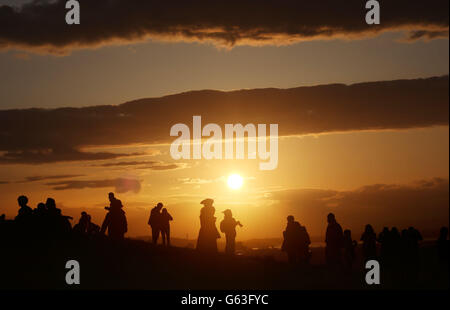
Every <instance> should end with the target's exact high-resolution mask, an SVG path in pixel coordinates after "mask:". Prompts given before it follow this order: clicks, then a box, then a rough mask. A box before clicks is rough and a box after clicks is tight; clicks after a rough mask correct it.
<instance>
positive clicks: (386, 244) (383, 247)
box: [377, 227, 392, 261]
mask: <svg viewBox="0 0 450 310" xmlns="http://www.w3.org/2000/svg"><path fill="white" fill-rule="evenodd" d="M391 239H392V238H391V234H390V232H389V228H388V227H384V228H383V230H382V231H381V232H380V234H379V235H378V238H377V241H378V242H379V243H380V256H381V260H383V261H387V260H389V259H388V256H389V254H390V245H391V244H392V242H391Z"/></svg>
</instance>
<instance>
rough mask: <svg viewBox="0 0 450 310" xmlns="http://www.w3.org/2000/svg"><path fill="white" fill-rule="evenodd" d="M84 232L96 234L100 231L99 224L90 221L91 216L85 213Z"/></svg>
mask: <svg viewBox="0 0 450 310" xmlns="http://www.w3.org/2000/svg"><path fill="white" fill-rule="evenodd" d="M86 232H87V234H88V235H89V236H96V235H98V234H99V233H100V226H98V225H97V224H95V223H93V222H91V216H90V215H89V214H88V215H87V229H86Z"/></svg>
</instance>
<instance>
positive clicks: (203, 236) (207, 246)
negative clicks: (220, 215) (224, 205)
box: [197, 198, 220, 253]
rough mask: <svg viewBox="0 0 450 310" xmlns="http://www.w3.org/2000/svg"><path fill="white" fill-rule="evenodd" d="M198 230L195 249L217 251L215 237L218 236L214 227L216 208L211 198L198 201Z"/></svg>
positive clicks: (209, 251) (206, 251)
mask: <svg viewBox="0 0 450 310" xmlns="http://www.w3.org/2000/svg"><path fill="white" fill-rule="evenodd" d="M200 203H201V204H202V205H203V208H201V209H200V231H199V233H198V239H197V250H198V251H201V252H205V253H217V239H219V238H220V234H219V231H218V230H217V227H216V217H215V216H214V214H215V213H216V209H215V208H214V207H213V203H214V200H213V199H210V198H208V199H205V200H203V201H202V202H200Z"/></svg>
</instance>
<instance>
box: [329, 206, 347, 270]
mask: <svg viewBox="0 0 450 310" xmlns="http://www.w3.org/2000/svg"><path fill="white" fill-rule="evenodd" d="M327 221H328V227H327V233H326V238H325V243H326V248H325V256H326V261H327V265H329V266H336V265H339V264H340V263H341V262H342V254H341V249H342V247H343V245H344V242H343V241H344V234H343V232H342V227H341V225H339V224H338V223H337V221H336V218H335V216H334V214H333V213H330V214H328V216H327Z"/></svg>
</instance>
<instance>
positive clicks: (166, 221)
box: [160, 208, 173, 246]
mask: <svg viewBox="0 0 450 310" xmlns="http://www.w3.org/2000/svg"><path fill="white" fill-rule="evenodd" d="M170 221H173V217H172V216H171V215H170V214H169V212H167V209H166V208H164V209H162V212H161V215H160V223H161V224H160V225H161V227H160V228H161V237H162V242H163V245H166V241H167V246H170Z"/></svg>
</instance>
